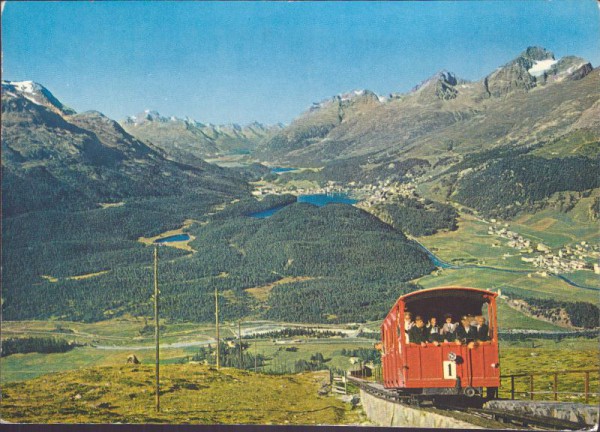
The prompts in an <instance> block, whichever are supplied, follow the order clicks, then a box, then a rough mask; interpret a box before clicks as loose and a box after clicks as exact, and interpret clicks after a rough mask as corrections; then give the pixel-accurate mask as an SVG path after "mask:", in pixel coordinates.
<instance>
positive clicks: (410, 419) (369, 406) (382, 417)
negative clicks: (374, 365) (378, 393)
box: [360, 390, 481, 429]
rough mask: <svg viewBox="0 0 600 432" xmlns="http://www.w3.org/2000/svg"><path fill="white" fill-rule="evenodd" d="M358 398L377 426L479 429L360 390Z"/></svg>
mask: <svg viewBox="0 0 600 432" xmlns="http://www.w3.org/2000/svg"><path fill="white" fill-rule="evenodd" d="M360 400H361V402H362V406H363V409H364V410H365V413H366V414H367V417H369V420H370V421H372V422H373V423H375V424H377V425H378V426H402V427H418V428H444V429H481V428H480V427H477V426H475V425H472V424H470V423H467V422H464V421H460V420H456V419H453V418H450V417H445V416H443V415H440V414H436V413H431V412H427V411H424V410H420V409H417V408H412V407H408V406H406V405H399V404H395V403H392V402H389V401H385V400H382V399H379V398H376V397H375V396H372V395H370V394H369V393H367V392H365V391H363V390H361V391H360Z"/></svg>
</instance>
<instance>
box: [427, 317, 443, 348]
mask: <svg viewBox="0 0 600 432" xmlns="http://www.w3.org/2000/svg"><path fill="white" fill-rule="evenodd" d="M425 328H426V331H425V333H426V334H427V342H429V343H432V344H434V345H435V346H439V345H440V342H441V341H442V335H441V334H440V328H439V326H438V325H437V318H436V317H434V316H433V317H431V318H429V322H428V323H427V326H426V327H425Z"/></svg>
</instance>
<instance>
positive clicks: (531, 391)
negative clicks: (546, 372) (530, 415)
mask: <svg viewBox="0 0 600 432" xmlns="http://www.w3.org/2000/svg"><path fill="white" fill-rule="evenodd" d="M529 399H531V400H533V375H529Z"/></svg>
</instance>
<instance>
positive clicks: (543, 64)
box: [527, 59, 558, 77]
mask: <svg viewBox="0 0 600 432" xmlns="http://www.w3.org/2000/svg"><path fill="white" fill-rule="evenodd" d="M557 62H558V60H552V59H548V60H540V61H536V62H535V63H534V64H533V66H532V67H531V69H529V70H528V71H527V72H529V75H531V76H536V77H537V76H540V75H543V74H544V72H546V71H547V70H548V69H550V68H551V67H552V66H553V65H554V64H556V63H557Z"/></svg>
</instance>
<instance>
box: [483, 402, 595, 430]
mask: <svg viewBox="0 0 600 432" xmlns="http://www.w3.org/2000/svg"><path fill="white" fill-rule="evenodd" d="M484 408H489V409H498V410H505V411H514V412H515V413H519V414H529V415H533V416H543V417H552V418H557V419H561V420H569V421H572V422H575V423H585V424H586V425H588V426H594V425H597V424H598V407H597V406H592V405H584V404H581V403H571V402H545V401H522V400H495V401H489V402H487V403H486V404H485V405H484Z"/></svg>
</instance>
